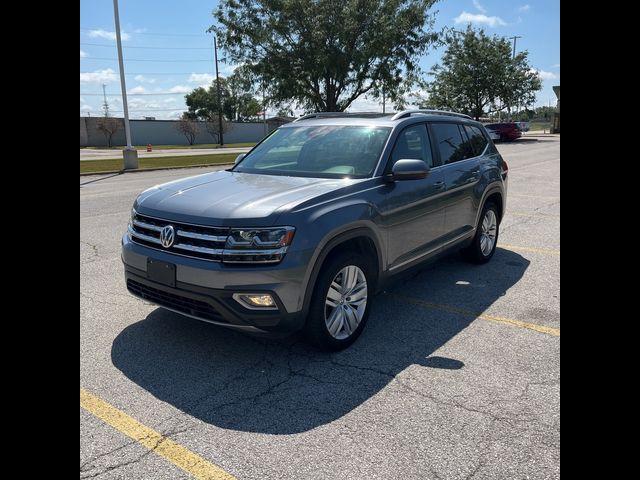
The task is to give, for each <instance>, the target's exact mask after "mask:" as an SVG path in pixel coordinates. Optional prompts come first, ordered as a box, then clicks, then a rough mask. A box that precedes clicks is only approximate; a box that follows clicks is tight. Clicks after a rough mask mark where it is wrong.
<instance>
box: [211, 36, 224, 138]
mask: <svg viewBox="0 0 640 480" xmlns="http://www.w3.org/2000/svg"><path fill="white" fill-rule="evenodd" d="M213 52H214V55H215V58H216V87H217V88H216V90H217V91H218V131H219V133H220V146H221V147H223V146H224V137H223V135H222V96H221V95H220V77H219V76H218V44H217V43H216V37H213Z"/></svg>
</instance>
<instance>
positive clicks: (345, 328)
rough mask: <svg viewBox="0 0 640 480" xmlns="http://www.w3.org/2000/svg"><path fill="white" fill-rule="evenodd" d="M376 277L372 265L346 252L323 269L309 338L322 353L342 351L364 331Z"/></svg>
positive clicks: (311, 312) (313, 302)
mask: <svg viewBox="0 0 640 480" xmlns="http://www.w3.org/2000/svg"><path fill="white" fill-rule="evenodd" d="M372 293H373V274H372V269H371V265H370V262H368V261H367V259H366V258H365V257H363V256H361V255H359V254H356V253H350V252H347V253H345V254H342V255H339V256H336V257H333V258H330V259H329V260H328V261H327V263H326V264H325V265H324V266H323V267H322V270H321V272H320V275H319V276H318V280H317V282H316V285H315V288H314V295H313V297H312V299H311V305H310V306H309V317H308V318H307V323H306V325H305V334H306V336H307V338H308V339H309V340H310V341H311V342H312V343H313V344H315V345H316V346H317V347H318V348H320V349H322V350H341V349H343V348H346V347H348V346H349V345H351V344H352V343H353V342H354V341H355V340H356V339H357V338H358V337H359V336H360V333H361V332H362V329H363V328H364V326H365V324H366V322H367V318H368V317H369V311H370V309H371V294H372Z"/></svg>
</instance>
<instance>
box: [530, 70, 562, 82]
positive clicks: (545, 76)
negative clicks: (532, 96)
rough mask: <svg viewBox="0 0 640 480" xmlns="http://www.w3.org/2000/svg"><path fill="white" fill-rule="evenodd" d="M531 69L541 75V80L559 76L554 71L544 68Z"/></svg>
mask: <svg viewBox="0 0 640 480" xmlns="http://www.w3.org/2000/svg"><path fill="white" fill-rule="evenodd" d="M529 71H530V72H531V73H537V74H538V77H540V80H555V79H557V78H558V76H557V75H556V74H555V73H553V72H546V71H544V70H536V69H535V68H532V69H531V70H529Z"/></svg>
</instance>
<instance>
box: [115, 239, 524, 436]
mask: <svg viewBox="0 0 640 480" xmlns="http://www.w3.org/2000/svg"><path fill="white" fill-rule="evenodd" d="M528 265H529V262H528V260H526V259H524V258H523V257H521V256H520V255H518V254H516V253H514V252H511V251H507V250H503V249H498V250H497V251H496V254H495V256H494V258H493V259H492V261H491V262H489V263H488V264H486V265H483V266H473V265H469V264H466V263H464V262H462V261H461V260H460V258H459V257H458V256H457V255H454V256H452V257H449V258H445V259H443V260H440V261H439V262H437V263H435V264H434V265H432V266H431V267H429V268H428V269H426V270H422V271H419V272H417V273H414V275H413V276H411V277H407V278H405V279H404V280H403V281H402V282H400V283H398V284H396V285H395V286H394V287H393V288H391V289H390V290H388V291H387V292H386V293H383V294H381V295H379V296H377V297H376V298H375V305H374V307H375V308H374V309H373V310H372V314H371V317H370V318H369V323H368V325H367V328H365V330H364V332H363V334H362V336H361V337H360V339H359V340H358V341H357V342H355V343H354V344H353V345H352V346H351V347H349V348H348V349H346V350H343V351H341V352H337V353H323V352H319V351H318V350H316V349H315V348H313V347H311V346H309V345H308V344H307V343H305V342H304V341H303V340H302V339H301V338H300V337H299V336H292V337H286V338H282V339H279V340H275V339H264V338H255V337H251V336H248V335H245V334H242V333H237V332H235V331H231V330H227V329H224V328H222V327H216V326H213V325H210V324H207V323H203V322H199V321H197V320H192V319H189V318H187V317H183V316H181V315H178V314H175V313H172V312H168V311H166V310H163V309H156V310H154V311H153V312H151V313H150V314H149V315H148V317H147V318H146V319H143V320H141V321H138V322H136V323H133V324H132V325H130V326H129V327H127V328H125V329H124V330H123V331H122V332H121V333H120V334H119V335H118V336H117V338H116V339H115V340H114V342H113V346H112V351H111V357H112V360H113V364H114V365H115V366H116V367H117V368H118V369H119V370H120V371H122V372H123V373H124V374H125V375H126V376H127V377H128V378H129V379H131V380H132V381H133V382H135V383H136V384H138V385H140V386H141V387H142V388H144V389H146V390H148V391H149V392H150V393H151V394H153V395H154V396H155V397H157V398H158V399H160V400H162V401H164V402H168V403H169V404H171V405H173V406H175V407H176V408H178V409H180V410H182V411H184V412H185V413H187V414H189V415H191V416H193V417H195V418H198V419H200V420H202V421H204V422H207V423H210V424H213V425H216V426H218V427H222V428H228V429H234V430H240V431H250V432H261V433H270V434H291V433H298V432H304V431H307V430H310V429H312V428H315V427H318V426H321V425H324V424H327V423H329V422H331V421H334V420H336V419H338V418H340V417H342V416H343V415H345V414H347V413H349V412H350V411H351V410H353V409H354V408H356V407H358V406H360V405H362V403H363V402H365V401H366V400H368V399H369V398H371V397H372V396H373V395H375V394H376V393H377V392H379V391H380V390H381V389H382V388H384V387H385V386H386V385H387V384H388V383H389V382H390V381H391V380H392V379H394V378H395V376H396V375H397V374H398V373H400V372H401V371H403V370H404V369H406V368H407V367H409V366H410V365H416V364H417V365H421V366H422V367H423V368H439V369H447V370H451V374H455V370H457V369H460V368H464V363H463V362H461V361H460V360H456V359H448V358H443V357H441V356H433V357H430V355H431V354H432V353H433V352H435V351H436V350H437V349H438V348H440V347H441V346H443V345H444V344H445V343H447V342H448V341H449V340H450V339H451V338H452V337H454V336H455V335H457V334H458V333H459V332H460V331H461V330H463V329H464V328H466V327H467V326H468V325H469V324H470V323H471V322H473V321H474V320H475V317H474V316H473V315H465V314H460V313H456V312H453V311H451V310H447V309H446V307H445V308H444V309H443V308H439V307H437V308H433V306H434V305H435V306H437V305H445V306H446V305H449V306H452V307H456V308H458V309H460V308H462V309H466V310H471V311H474V312H477V313H481V312H482V311H484V310H485V309H487V307H489V306H490V305H491V304H492V303H493V302H494V301H495V300H496V299H497V298H499V297H500V296H502V295H504V294H505V292H506V291H507V289H509V288H510V287H511V286H513V285H514V284H515V283H516V282H518V280H519V279H520V278H521V277H522V275H523V273H524V272H525V270H526V269H527V267H528ZM412 299H418V300H420V301H422V304H421V302H420V301H418V302H415V301H413V300H412ZM423 302H430V303H431V304H432V306H431V307H429V306H427V305H425V304H424V303H423Z"/></svg>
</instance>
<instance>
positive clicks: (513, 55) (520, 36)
mask: <svg viewBox="0 0 640 480" xmlns="http://www.w3.org/2000/svg"><path fill="white" fill-rule="evenodd" d="M507 38H513V53H512V54H511V60H515V59H516V40H517V39H518V38H522V35H514V36H513V37H507ZM509 116H511V105H509Z"/></svg>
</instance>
